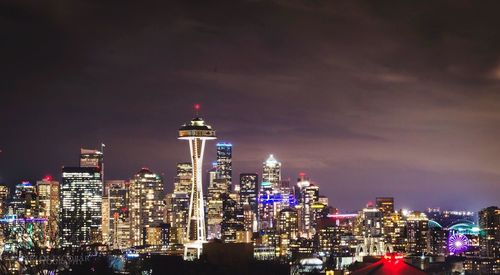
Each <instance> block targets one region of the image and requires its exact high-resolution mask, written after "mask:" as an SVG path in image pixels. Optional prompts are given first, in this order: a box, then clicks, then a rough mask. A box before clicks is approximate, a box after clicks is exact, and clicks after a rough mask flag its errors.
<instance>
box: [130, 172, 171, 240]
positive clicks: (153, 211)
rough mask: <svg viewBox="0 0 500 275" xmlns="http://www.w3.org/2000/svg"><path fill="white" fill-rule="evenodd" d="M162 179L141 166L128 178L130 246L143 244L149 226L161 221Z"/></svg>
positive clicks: (162, 210)
mask: <svg viewBox="0 0 500 275" xmlns="http://www.w3.org/2000/svg"><path fill="white" fill-rule="evenodd" d="M163 198H164V196H163V180H162V179H161V177H160V176H159V175H158V174H155V173H153V172H151V170H149V169H148V168H142V169H141V170H140V171H139V172H137V174H135V175H134V176H133V178H132V179H131V180H130V228H131V232H130V233H131V234H130V235H131V236H130V237H131V240H132V246H137V245H144V244H145V236H146V233H145V232H146V231H147V229H148V228H149V227H153V226H157V225H159V224H161V223H162V222H163V215H164V213H163V212H164V209H163V207H164V206H163Z"/></svg>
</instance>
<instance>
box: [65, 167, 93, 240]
mask: <svg viewBox="0 0 500 275" xmlns="http://www.w3.org/2000/svg"><path fill="white" fill-rule="evenodd" d="M101 179H102V176H101V169H100V168H98V167H63V170H62V184H61V192H60V195H61V212H60V223H61V231H60V232H59V234H60V235H61V245H62V246H63V247H80V246H81V245H88V244H92V243H97V242H101V241H102V240H101V239H102V231H101V226H102V191H103V190H102V181H101Z"/></svg>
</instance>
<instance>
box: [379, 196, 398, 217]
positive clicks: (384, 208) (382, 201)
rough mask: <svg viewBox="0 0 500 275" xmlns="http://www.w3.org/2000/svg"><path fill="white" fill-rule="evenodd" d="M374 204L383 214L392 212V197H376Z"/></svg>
mask: <svg viewBox="0 0 500 275" xmlns="http://www.w3.org/2000/svg"><path fill="white" fill-rule="evenodd" d="M375 204H376V205H377V208H378V209H379V210H380V212H382V213H383V214H384V216H387V215H390V214H392V213H394V198H392V197H378V198H376V200H375Z"/></svg>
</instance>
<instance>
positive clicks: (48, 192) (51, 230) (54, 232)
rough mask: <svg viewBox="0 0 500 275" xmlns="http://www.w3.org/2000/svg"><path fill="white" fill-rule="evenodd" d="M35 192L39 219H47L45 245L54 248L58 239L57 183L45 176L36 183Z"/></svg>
mask: <svg viewBox="0 0 500 275" xmlns="http://www.w3.org/2000/svg"><path fill="white" fill-rule="evenodd" d="M36 190H37V193H38V204H39V207H40V210H39V215H38V216H39V217H41V218H45V219H47V230H46V232H47V237H46V238H45V239H46V245H47V246H52V247H53V246H54V245H55V244H56V242H57V238H58V227H59V225H58V223H59V196H60V194H59V193H60V192H59V191H60V186H59V182H57V181H54V180H52V177H50V176H47V177H45V178H44V179H43V180H41V181H37V183H36Z"/></svg>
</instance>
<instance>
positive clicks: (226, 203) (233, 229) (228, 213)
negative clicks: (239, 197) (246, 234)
mask: <svg viewBox="0 0 500 275" xmlns="http://www.w3.org/2000/svg"><path fill="white" fill-rule="evenodd" d="M221 200H222V211H223V217H222V222H221V239H222V241H224V242H225V243H234V242H236V241H237V236H238V232H243V231H245V226H244V224H243V223H244V217H243V209H242V208H241V206H240V205H239V204H238V203H237V202H236V201H235V200H233V199H231V198H230V197H229V194H227V193H224V194H222V195H221Z"/></svg>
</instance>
